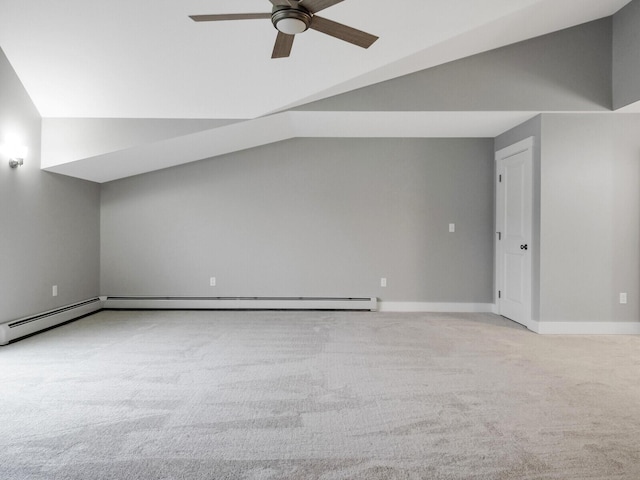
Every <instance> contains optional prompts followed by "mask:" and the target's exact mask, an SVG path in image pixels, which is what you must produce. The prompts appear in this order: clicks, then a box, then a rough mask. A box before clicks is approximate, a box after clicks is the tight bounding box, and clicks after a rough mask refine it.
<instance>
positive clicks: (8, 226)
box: [0, 50, 100, 322]
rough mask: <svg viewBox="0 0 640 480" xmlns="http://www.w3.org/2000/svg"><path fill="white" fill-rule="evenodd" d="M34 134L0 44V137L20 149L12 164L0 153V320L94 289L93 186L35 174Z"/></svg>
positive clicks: (32, 115)
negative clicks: (20, 159) (10, 138)
mask: <svg viewBox="0 0 640 480" xmlns="http://www.w3.org/2000/svg"><path fill="white" fill-rule="evenodd" d="M40 132H41V119H40V115H39V114H38V112H37V110H36V109H35V107H34V106H33V103H32V102H31V99H30V98H29V96H28V95H27V93H26V91H25V90H24V88H23V86H22V84H21V83H20V80H19V79H18V78H17V76H16V75H15V72H14V71H13V69H12V68H11V65H10V64H9V62H8V60H7V58H6V57H5V56H4V53H3V52H2V51H1V50H0V143H3V141H4V140H5V139H6V137H7V135H12V134H13V135H16V136H17V137H19V138H20V139H21V140H22V141H23V142H24V144H25V145H26V146H27V147H28V153H27V156H26V158H25V159H24V165H23V166H22V167H18V168H16V169H10V168H9V166H8V158H7V157H6V156H5V155H4V154H2V155H0V205H1V206H2V208H0V322H3V321H8V320H13V319H16V318H21V317H23V316H27V315H31V314H34V313H39V312H43V311H46V310H50V309H53V308H57V307H60V306H63V305H68V304H70V303H73V302H76V301H80V300H84V299H87V298H90V297H93V296H96V295H97V294H98V281H99V245H100V244H99V234H100V230H99V228H100V223H99V217H100V211H99V206H100V204H99V197H100V190H99V186H98V185H96V184H93V183H89V182H85V181H81V180H77V179H72V178H68V177H62V176H58V175H54V174H50V173H45V172H42V171H41V170H40ZM53 285H57V286H58V296H57V297H53V296H52V286H53Z"/></svg>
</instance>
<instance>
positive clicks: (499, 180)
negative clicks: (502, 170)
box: [498, 175, 502, 183]
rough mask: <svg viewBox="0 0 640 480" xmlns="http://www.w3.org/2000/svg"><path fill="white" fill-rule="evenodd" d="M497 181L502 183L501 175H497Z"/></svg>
mask: <svg viewBox="0 0 640 480" xmlns="http://www.w3.org/2000/svg"><path fill="white" fill-rule="evenodd" d="M498 182H500V183H502V175H498Z"/></svg>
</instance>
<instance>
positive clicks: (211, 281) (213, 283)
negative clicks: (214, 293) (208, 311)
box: [209, 277, 216, 287]
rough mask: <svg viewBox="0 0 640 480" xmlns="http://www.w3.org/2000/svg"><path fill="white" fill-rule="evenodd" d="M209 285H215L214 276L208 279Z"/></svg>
mask: <svg viewBox="0 0 640 480" xmlns="http://www.w3.org/2000/svg"><path fill="white" fill-rule="evenodd" d="M209 286H210V287H215V286H216V277H211V278H210V279H209Z"/></svg>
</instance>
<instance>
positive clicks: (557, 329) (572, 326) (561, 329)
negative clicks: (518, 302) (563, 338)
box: [529, 321, 640, 335]
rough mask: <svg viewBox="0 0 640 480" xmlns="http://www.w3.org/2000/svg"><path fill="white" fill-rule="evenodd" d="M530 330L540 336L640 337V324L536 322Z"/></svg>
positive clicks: (531, 324) (532, 322) (533, 322)
mask: <svg viewBox="0 0 640 480" xmlns="http://www.w3.org/2000/svg"><path fill="white" fill-rule="evenodd" d="M529 330H531V331H533V332H536V333H539V334H540V335H640V322H535V321H531V322H530V324H529Z"/></svg>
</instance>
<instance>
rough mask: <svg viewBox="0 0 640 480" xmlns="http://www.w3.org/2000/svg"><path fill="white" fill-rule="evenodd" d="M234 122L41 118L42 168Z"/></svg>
mask: <svg viewBox="0 0 640 480" xmlns="http://www.w3.org/2000/svg"><path fill="white" fill-rule="evenodd" d="M236 122H237V120H200V119H155V118H150V119H144V118H44V119H43V120H42V155H43V158H42V164H43V166H45V167H46V166H49V165H58V164H60V163H68V162H73V161H76V160H82V159H85V158H88V157H95V156H99V155H105V154H108V153H113V152H117V151H120V150H125V149H127V148H131V147H135V146H137V145H140V144H141V143H152V142H160V141H162V140H167V139H170V138H175V137H179V136H182V135H188V134H190V133H195V132H201V131H203V130H209V129H213V128H217V127H221V126H224V125H229V124H231V123H236Z"/></svg>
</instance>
